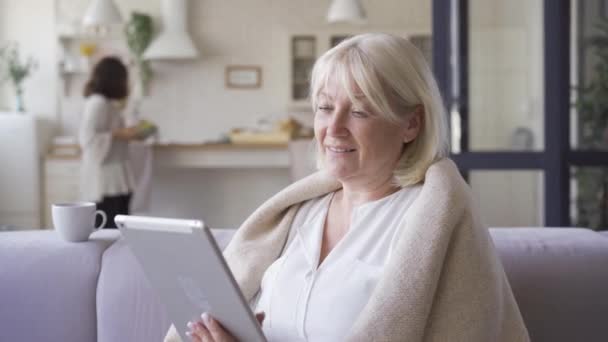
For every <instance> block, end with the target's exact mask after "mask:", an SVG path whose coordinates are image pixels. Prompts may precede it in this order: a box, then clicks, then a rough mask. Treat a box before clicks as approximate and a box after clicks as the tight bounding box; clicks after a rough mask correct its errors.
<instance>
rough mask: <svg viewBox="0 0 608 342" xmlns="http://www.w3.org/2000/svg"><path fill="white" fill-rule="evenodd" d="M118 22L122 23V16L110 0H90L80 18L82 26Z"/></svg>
mask: <svg viewBox="0 0 608 342" xmlns="http://www.w3.org/2000/svg"><path fill="white" fill-rule="evenodd" d="M120 23H122V16H121V15H120V11H118V8H117V7H116V5H115V4H114V1H112V0H92V1H91V3H90V4H89V7H88V8H87V11H86V12H85V14H84V18H83V19H82V24H83V25H84V26H100V25H114V24H120Z"/></svg>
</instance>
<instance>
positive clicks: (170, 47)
mask: <svg viewBox="0 0 608 342" xmlns="http://www.w3.org/2000/svg"><path fill="white" fill-rule="evenodd" d="M161 4H162V17H163V26H164V29H163V30H162V31H161V32H160V34H159V35H158V36H157V37H156V38H155V39H154V41H153V42H152V44H151V45H150V47H148V49H147V50H146V51H145V52H144V58H145V59H192V58H196V57H197V56H198V50H197V49H196V46H194V43H193V42H192V38H190V34H188V27H187V26H188V23H187V20H186V19H187V15H188V1H187V0H162V3H161Z"/></svg>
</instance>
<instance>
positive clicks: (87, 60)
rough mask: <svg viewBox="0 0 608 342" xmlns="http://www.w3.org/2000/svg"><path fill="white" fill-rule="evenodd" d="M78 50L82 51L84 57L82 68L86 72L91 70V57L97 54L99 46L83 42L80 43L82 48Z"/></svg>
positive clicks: (81, 54) (79, 47)
mask: <svg viewBox="0 0 608 342" xmlns="http://www.w3.org/2000/svg"><path fill="white" fill-rule="evenodd" d="M78 49H79V51H80V56H81V57H82V59H81V60H82V63H81V65H82V68H83V69H84V70H89V69H90V68H91V56H93V54H95V51H96V50H97V45H95V43H92V42H82V43H80V46H78Z"/></svg>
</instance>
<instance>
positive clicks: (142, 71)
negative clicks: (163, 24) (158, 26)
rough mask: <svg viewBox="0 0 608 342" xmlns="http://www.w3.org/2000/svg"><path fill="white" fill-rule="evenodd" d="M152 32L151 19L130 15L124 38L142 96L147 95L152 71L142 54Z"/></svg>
mask: <svg viewBox="0 0 608 342" xmlns="http://www.w3.org/2000/svg"><path fill="white" fill-rule="evenodd" d="M153 32H154V25H153V22H152V17H150V16H149V15H147V14H144V13H139V12H133V13H131V18H130V19H129V22H128V23H127V25H126V26H125V36H126V39H127V45H128V46H129V50H130V51H131V54H132V55H133V57H134V59H135V64H136V67H137V70H138V73H139V79H140V81H141V87H142V91H143V93H144V94H146V93H147V91H148V85H149V82H150V80H151V79H152V69H151V68H150V63H149V62H148V61H146V60H144V59H143V54H144V51H146V48H147V47H148V45H150V42H151V41H152V35H153Z"/></svg>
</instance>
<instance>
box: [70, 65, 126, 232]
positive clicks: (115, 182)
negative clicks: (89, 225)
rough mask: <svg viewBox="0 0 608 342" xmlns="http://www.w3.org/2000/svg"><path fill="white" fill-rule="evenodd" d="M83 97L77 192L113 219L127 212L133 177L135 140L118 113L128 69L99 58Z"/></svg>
mask: <svg viewBox="0 0 608 342" xmlns="http://www.w3.org/2000/svg"><path fill="white" fill-rule="evenodd" d="M84 96H85V97H86V101H85V105H84V113H83V116H82V120H81V124H80V131H79V142H80V147H81V150H82V166H81V181H80V192H81V197H82V199H84V200H87V201H92V202H97V208H98V209H101V210H103V211H105V212H106V214H107V215H108V217H110V218H112V219H111V220H108V221H109V222H108V223H106V227H107V228H114V227H116V226H115V225H114V220H113V218H114V216H115V215H118V214H124V215H127V214H129V201H130V198H131V193H132V190H133V186H134V183H133V180H132V176H131V173H130V170H129V168H128V165H127V158H128V155H127V153H128V150H127V148H128V142H129V141H130V140H133V139H137V137H138V130H137V129H136V128H135V127H125V123H124V119H123V118H122V116H121V114H120V109H121V107H122V104H123V103H124V101H125V100H126V98H127V96H128V72H127V68H126V67H125V65H124V64H123V63H122V62H121V61H120V60H119V59H118V58H115V57H105V58H103V59H101V60H100V61H99V62H98V63H97V64H96V65H95V67H94V68H93V73H92V75H91V78H90V79H89V81H88V82H87V83H86V85H85V88H84Z"/></svg>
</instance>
